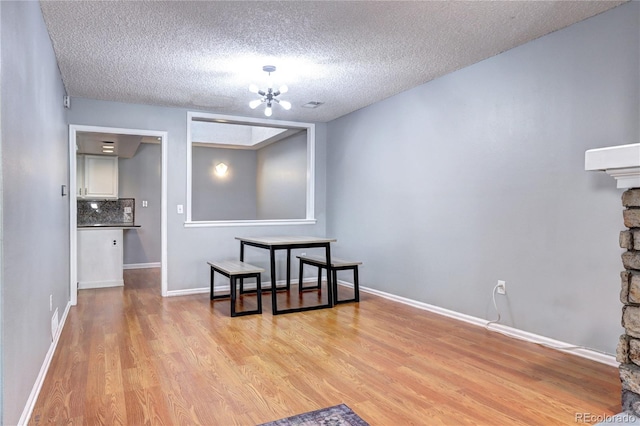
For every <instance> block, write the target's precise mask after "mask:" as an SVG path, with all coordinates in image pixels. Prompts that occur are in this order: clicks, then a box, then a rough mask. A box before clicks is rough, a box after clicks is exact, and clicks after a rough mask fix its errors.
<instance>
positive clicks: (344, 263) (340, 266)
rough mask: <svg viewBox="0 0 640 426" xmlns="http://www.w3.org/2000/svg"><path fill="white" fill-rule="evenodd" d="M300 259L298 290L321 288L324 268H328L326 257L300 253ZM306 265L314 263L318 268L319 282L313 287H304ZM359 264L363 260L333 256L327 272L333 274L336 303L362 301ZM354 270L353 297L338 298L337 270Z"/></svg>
mask: <svg viewBox="0 0 640 426" xmlns="http://www.w3.org/2000/svg"><path fill="white" fill-rule="evenodd" d="M296 257H297V258H298V259H300V277H299V279H298V291H299V292H300V291H304V290H319V289H320V288H321V284H322V270H323V269H326V268H327V262H326V260H325V259H326V258H325V257H324V256H316V255H306V254H305V255H299V256H296ZM304 265H312V266H315V267H317V268H318V283H317V284H316V285H314V286H312V287H308V286H307V287H304V286H303V285H302V277H303V268H304ZM358 265H362V262H360V261H355V260H344V259H338V258H335V257H331V265H330V271H327V273H330V274H333V275H332V280H333V298H334V304H335V305H337V304H338V303H348V302H359V301H360V286H359V283H358ZM344 270H352V271H353V298H351V299H344V300H339V299H338V273H337V271H344Z"/></svg>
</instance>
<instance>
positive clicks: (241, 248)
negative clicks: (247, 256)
mask: <svg viewBox="0 0 640 426" xmlns="http://www.w3.org/2000/svg"><path fill="white" fill-rule="evenodd" d="M240 262H244V242H242V241H240ZM258 290H259V289H258ZM240 294H244V278H240Z"/></svg>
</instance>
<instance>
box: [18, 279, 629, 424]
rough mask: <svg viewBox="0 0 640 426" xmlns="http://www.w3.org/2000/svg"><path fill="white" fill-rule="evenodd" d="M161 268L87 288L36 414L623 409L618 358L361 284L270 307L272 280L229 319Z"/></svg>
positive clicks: (139, 417)
mask: <svg viewBox="0 0 640 426" xmlns="http://www.w3.org/2000/svg"><path fill="white" fill-rule="evenodd" d="M158 271H159V270H157V269H141V270H129V271H125V287H124V288H108V289H97V290H82V291H80V292H79V294H78V306H77V307H73V308H72V309H71V311H70V312H69V316H68V318H67V321H66V325H65V327H64V330H63V331H62V335H61V339H60V342H59V344H58V348H57V351H56V353H55V355H54V358H53V361H52V364H51V367H50V369H49V373H48V375H47V377H46V379H45V382H44V384H43V387H42V390H41V392H40V396H39V398H38V401H37V403H36V406H35V409H34V412H33V415H32V418H31V419H30V424H32V425H40V424H45V423H54V424H68V423H70V424H91V425H99V424H105V425H117V424H122V425H147V424H148V425H151V424H154V425H155V424H157V425H163V424H164V425H183V424H184V425H192V424H202V425H256V424H259V423H263V422H267V421H272V420H275V419H279V418H282V417H288V416H291V415H293V414H297V413H301V412H306V411H310V410H316V409H319V408H323V407H327V406H331V405H336V404H340V403H345V404H347V405H348V406H349V407H350V408H351V409H353V410H354V411H355V412H356V413H358V414H359V415H360V416H361V417H362V418H363V419H364V420H366V421H367V422H369V423H370V424H371V425H401V424H402V425H506V424H509V425H553V424H558V425H566V424H575V422H576V413H590V414H593V415H599V416H603V415H612V414H616V413H618V412H620V383H619V380H618V375H617V369H616V368H614V367H609V366H604V365H602V364H599V363H596V362H592V361H588V360H585V359H582V358H579V357H576V356H572V355H568V354H563V353H561V352H558V351H555V350H552V349H548V348H544V347H541V346H538V345H535V344H531V343H526V342H521V341H518V340H515V339H511V338H508V337H505V336H502V335H500V334H497V333H494V332H489V331H486V330H484V329H483V328H481V327H477V326H472V325H469V324H465V323H463V322H459V321H456V320H452V319H448V318H445V317H442V316H439V315H435V314H432V313H429V312H425V311H422V310H419V309H415V308H411V307H408V306H405V305H401V304H398V303H395V302H391V301H388V300H385V299H382V298H379V297H377V296H373V295H370V294H366V293H362V294H361V302H360V304H359V305H358V304H345V305H339V306H338V307H336V308H334V309H325V310H319V311H310V312H303V313H296V314H287V315H280V316H276V317H273V316H272V315H271V314H270V312H271V304H270V297H269V296H268V295H267V294H266V293H265V297H264V301H263V303H264V311H265V313H263V314H262V315H261V316H257V315H251V316H246V317H237V318H230V317H229V302H228V301H227V300H217V301H215V303H214V302H210V301H209V295H208V294H201V295H194V296H183V297H174V298H162V297H161V296H160V284H159V272H158ZM250 297H254V298H255V296H247V297H246V298H247V300H249V298H250ZM283 297H284V296H283ZM292 299H293V297H292ZM282 303H286V298H284V299H283V302H282ZM282 306H286V304H284V305H282Z"/></svg>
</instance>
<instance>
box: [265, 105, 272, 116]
mask: <svg viewBox="0 0 640 426" xmlns="http://www.w3.org/2000/svg"><path fill="white" fill-rule="evenodd" d="M271 114H273V111H271V107H270V106H268V107H266V108H265V109H264V115H266V116H267V117H271Z"/></svg>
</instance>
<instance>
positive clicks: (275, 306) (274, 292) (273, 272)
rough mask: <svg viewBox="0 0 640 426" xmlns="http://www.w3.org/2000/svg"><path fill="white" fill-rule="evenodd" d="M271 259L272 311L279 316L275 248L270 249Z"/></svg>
mask: <svg viewBox="0 0 640 426" xmlns="http://www.w3.org/2000/svg"><path fill="white" fill-rule="evenodd" d="M269 257H270V262H271V309H272V312H273V315H277V314H278V302H277V300H276V299H277V297H278V294H277V289H276V251H275V249H274V248H273V247H270V248H269Z"/></svg>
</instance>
